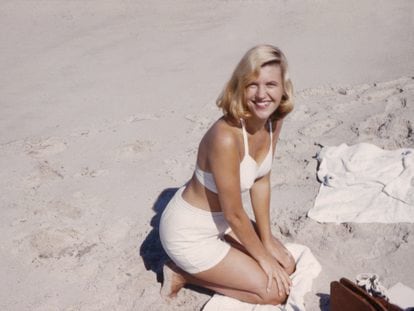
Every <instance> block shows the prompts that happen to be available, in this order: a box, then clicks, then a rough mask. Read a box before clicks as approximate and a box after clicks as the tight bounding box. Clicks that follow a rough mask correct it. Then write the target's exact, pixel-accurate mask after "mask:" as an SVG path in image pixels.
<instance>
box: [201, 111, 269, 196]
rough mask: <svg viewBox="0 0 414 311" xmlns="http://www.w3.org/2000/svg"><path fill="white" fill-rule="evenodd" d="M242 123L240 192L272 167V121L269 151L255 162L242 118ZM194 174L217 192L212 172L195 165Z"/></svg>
mask: <svg viewBox="0 0 414 311" xmlns="http://www.w3.org/2000/svg"><path fill="white" fill-rule="evenodd" d="M240 122H241V124H242V131H243V141H244V157H243V160H242V161H241V162H240V190H241V192H245V191H247V190H249V189H250V188H251V187H252V186H253V184H254V181H255V180H256V179H258V178H260V177H263V176H264V175H266V174H267V173H269V172H270V169H271V168H272V159H273V156H272V140H273V135H272V123H271V121H270V120H269V132H270V146H269V151H268V152H267V155H266V157H265V158H264V160H263V161H262V163H260V165H258V164H257V162H256V161H255V160H254V159H253V158H252V156H251V155H250V154H249V144H248V140H247V132H246V125H245V124H244V120H243V119H241V120H240ZM195 176H196V177H197V179H198V181H199V182H200V183H201V184H202V185H203V186H204V187H206V188H207V189H208V190H210V191H212V192H214V193H217V187H216V183H215V182H214V178H213V174H212V173H210V172H205V171H203V170H202V169H200V168H199V167H198V165H197V166H196V169H195Z"/></svg>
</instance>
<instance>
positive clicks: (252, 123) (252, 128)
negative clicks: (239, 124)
mask: <svg viewBox="0 0 414 311" xmlns="http://www.w3.org/2000/svg"><path fill="white" fill-rule="evenodd" d="M267 122H268V120H255V119H252V118H249V119H246V120H244V124H245V125H246V131H247V132H248V133H249V134H252V135H253V134H255V133H257V132H258V131H260V130H261V129H263V128H265V125H266V124H267Z"/></svg>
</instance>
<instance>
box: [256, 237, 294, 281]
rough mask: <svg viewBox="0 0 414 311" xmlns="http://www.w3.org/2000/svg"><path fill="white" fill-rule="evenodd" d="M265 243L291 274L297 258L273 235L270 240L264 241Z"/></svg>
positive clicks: (267, 248)
mask: <svg viewBox="0 0 414 311" xmlns="http://www.w3.org/2000/svg"><path fill="white" fill-rule="evenodd" d="M263 245H264V247H265V248H266V250H267V251H268V252H269V253H270V254H271V255H272V256H273V257H274V258H275V259H276V260H277V261H278V262H279V264H280V265H281V266H282V267H283V268H284V269H285V271H286V272H287V273H288V274H289V275H290V274H292V273H293V272H294V271H295V269H296V263H295V259H294V258H293V256H292V254H291V253H290V252H289V251H288V249H287V248H286V247H285V246H284V245H283V244H282V243H281V242H280V241H279V240H278V239H276V238H275V237H272V238H271V239H270V240H269V241H267V242H263Z"/></svg>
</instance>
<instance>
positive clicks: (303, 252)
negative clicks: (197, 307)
mask: <svg viewBox="0 0 414 311" xmlns="http://www.w3.org/2000/svg"><path fill="white" fill-rule="evenodd" d="M285 246H286V248H287V249H288V250H289V251H290V252H291V253H292V255H293V257H294V258H295V261H296V271H295V272H294V273H293V274H292V275H291V279H292V288H291V291H290V295H289V298H288V300H287V301H286V304H285V305H279V306H272V305H254V304H250V303H246V302H241V301H239V300H237V299H234V298H230V297H226V296H223V295H220V294H215V295H214V296H213V297H212V298H211V299H210V300H209V301H208V302H207V304H206V305H205V306H204V308H203V311H230V310H231V311H233V310H238V311H253V310H254V311H277V310H286V311H301V310H305V307H304V299H305V294H306V293H307V292H309V291H310V290H311V289H312V281H313V279H314V278H316V277H317V276H318V274H319V272H320V271H321V266H320V264H319V262H318V261H317V260H316V258H315V257H314V256H313V254H312V253H311V251H310V249H309V248H308V247H306V246H304V245H300V244H293V243H287V244H286V245H285Z"/></svg>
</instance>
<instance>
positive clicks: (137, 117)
mask: <svg viewBox="0 0 414 311" xmlns="http://www.w3.org/2000/svg"><path fill="white" fill-rule="evenodd" d="M159 118H160V117H159V116H158V115H155V114H141V113H140V114H134V115H132V116H129V117H128V118H127V119H126V122H127V123H134V122H140V121H154V120H159Z"/></svg>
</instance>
